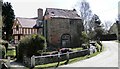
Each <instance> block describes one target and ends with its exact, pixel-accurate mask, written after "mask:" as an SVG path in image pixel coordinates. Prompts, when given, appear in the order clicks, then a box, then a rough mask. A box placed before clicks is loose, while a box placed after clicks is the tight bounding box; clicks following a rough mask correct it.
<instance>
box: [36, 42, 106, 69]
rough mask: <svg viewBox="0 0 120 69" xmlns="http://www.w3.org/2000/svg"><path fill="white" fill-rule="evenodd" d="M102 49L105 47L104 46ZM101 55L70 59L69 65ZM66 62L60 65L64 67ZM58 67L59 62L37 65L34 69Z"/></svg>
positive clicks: (96, 53)
mask: <svg viewBox="0 0 120 69" xmlns="http://www.w3.org/2000/svg"><path fill="white" fill-rule="evenodd" d="M97 46H98V47H100V46H99V44H97ZM102 47H103V46H102ZM103 50H104V48H102V51H103ZM100 53H101V52H95V53H93V54H91V55H86V56H84V57H77V58H73V59H70V60H69V63H68V64H71V63H74V62H78V61H81V60H85V59H88V58H91V57H94V56H96V55H98V54H100ZM65 62H66V60H65V61H61V62H60V64H59V65H64V63H65ZM56 65H57V62H56V63H50V64H44V65H37V66H35V68H34V69H46V68H52V67H55V66H56Z"/></svg>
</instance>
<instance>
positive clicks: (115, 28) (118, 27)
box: [108, 21, 120, 40]
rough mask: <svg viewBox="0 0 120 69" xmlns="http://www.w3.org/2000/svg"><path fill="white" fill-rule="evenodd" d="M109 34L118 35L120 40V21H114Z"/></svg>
mask: <svg viewBox="0 0 120 69" xmlns="http://www.w3.org/2000/svg"><path fill="white" fill-rule="evenodd" d="M108 33H109V34H115V35H116V36H117V39H118V40H120V36H119V35H120V22H119V21H116V23H114V24H113V25H112V26H111V27H110V29H109V31H108Z"/></svg>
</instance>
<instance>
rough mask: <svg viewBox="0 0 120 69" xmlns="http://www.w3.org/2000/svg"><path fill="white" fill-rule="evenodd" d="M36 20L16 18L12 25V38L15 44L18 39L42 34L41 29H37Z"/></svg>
mask: <svg viewBox="0 0 120 69" xmlns="http://www.w3.org/2000/svg"><path fill="white" fill-rule="evenodd" d="M36 21H37V19H32V18H20V17H17V18H16V19H15V21H14V24H13V27H12V29H13V37H14V41H15V43H18V41H19V40H20V39H22V38H23V37H25V36H28V35H31V34H38V31H39V33H40V34H42V28H37V26H36V25H37V24H36Z"/></svg>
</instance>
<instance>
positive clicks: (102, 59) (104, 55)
mask: <svg viewBox="0 0 120 69" xmlns="http://www.w3.org/2000/svg"><path fill="white" fill-rule="evenodd" d="M102 44H103V46H104V51H103V52H101V53H100V54H98V55H97V56H94V57H92V58H89V59H86V60H81V61H78V62H76V63H72V64H68V65H63V66H60V67H118V43H117V42H115V41H102Z"/></svg>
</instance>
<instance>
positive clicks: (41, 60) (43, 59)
mask: <svg viewBox="0 0 120 69" xmlns="http://www.w3.org/2000/svg"><path fill="white" fill-rule="evenodd" d="M85 55H89V50H88V49H85V50H81V51H77V52H70V53H69V58H70V59H72V58H76V57H82V56H85ZM34 58H35V65H42V64H48V63H55V62H58V54H54V55H46V56H34ZM64 60H67V53H64V54H60V61H64ZM24 64H25V65H26V66H31V59H30V58H27V57H25V58H24ZM32 64H33V63H32Z"/></svg>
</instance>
